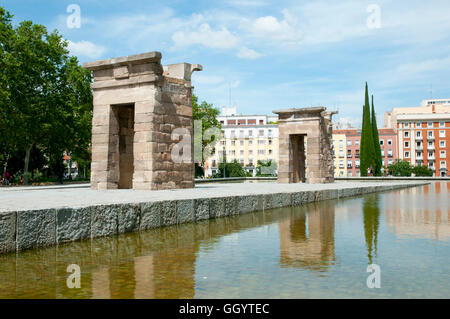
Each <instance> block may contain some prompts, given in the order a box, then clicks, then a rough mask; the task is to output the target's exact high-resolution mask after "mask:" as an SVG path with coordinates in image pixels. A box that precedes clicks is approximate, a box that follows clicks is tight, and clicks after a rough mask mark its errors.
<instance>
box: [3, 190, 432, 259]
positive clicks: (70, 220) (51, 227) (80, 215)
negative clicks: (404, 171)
mask: <svg viewBox="0 0 450 319" xmlns="http://www.w3.org/2000/svg"><path fill="white" fill-rule="evenodd" d="M355 184H357V185H355ZM426 184H429V183H427V182H401V183H392V182H388V183H386V182H383V183H380V182H378V183H334V184H331V185H330V184H323V185H308V184H297V185H292V184H276V183H258V184H255V187H252V186H250V185H247V184H238V185H231V187H230V185H226V184H222V185H218V184H215V185H214V186H213V187H211V186H209V187H205V186H203V185H202V187H197V188H196V189H194V190H192V189H190V190H185V192H180V191H173V190H169V191H147V192H146V193H147V195H148V196H147V197H148V198H147V199H146V201H144V199H143V198H141V197H140V194H141V193H140V192H139V191H137V193H138V194H135V195H139V196H136V198H135V202H122V203H121V202H116V201H112V202H111V203H109V204H108V203H105V201H103V203H102V204H100V205H99V204H93V205H91V206H87V207H86V206H84V205H73V206H72V207H58V206H57V205H55V207H50V208H48V207H43V208H41V209H27V207H26V205H24V207H22V208H21V209H18V210H14V211H0V253H7V252H13V251H17V250H24V249H30V248H35V247H43V246H51V245H57V244H61V243H65V242H71V241H76V240H81V239H88V238H96V237H104V236H112V235H117V234H121V233H126V232H133V231H145V230H147V229H153V228H158V227H162V226H170V225H175V224H185V223H191V222H201V221H204V220H208V219H212V218H217V217H225V216H232V215H239V214H246V213H252V212H257V211H262V210H267V209H276V208H281V207H286V206H291V205H296V206H297V205H302V204H305V203H309V202H314V201H320V200H328V199H336V198H345V197H351V196H358V195H362V194H367V193H372V192H378V191H388V190H394V189H395V190H397V189H401V188H407V187H415V186H423V185H426ZM73 191H74V190H73V189H60V190H56V191H55V190H48V191H46V192H39V191H32V190H31V191H25V192H23V194H22V196H27V195H30V193H31V194H34V193H33V192H35V193H39V194H41V195H43V196H44V197H46V196H55V194H52V193H56V194H57V195H61V193H65V192H69V193H70V192H73ZM78 191H81V189H80V190H78ZM84 191H87V192H88V193H91V192H92V193H93V194H98V193H99V191H93V190H90V189H87V190H84ZM84 191H82V193H83V192H84ZM195 191H197V193H196V196H192V195H193V194H195ZM239 191H240V192H241V193H240V194H239ZM47 192H50V193H51V194H47ZM109 192H110V191H106V193H109ZM155 193H156V194H155ZM186 193H187V194H189V195H190V197H189V198H185V197H184V195H186ZM3 194H8V195H9V194H10V193H8V192H7V191H2V190H0V195H3ZM14 194H21V192H14ZM101 194H103V195H104V194H105V193H104V192H101ZM113 194H114V195H117V192H112V194H111V195H113ZM123 194H124V195H126V194H130V192H127V191H126V192H123ZM131 194H132V193H131ZM72 195H73V194H72ZM106 195H108V196H109V194H106ZM155 195H159V196H155ZM161 195H163V196H161ZM169 195H171V196H169ZM180 195H183V196H180ZM131 197H133V196H131ZM169 197H172V198H171V199H169ZM7 201H8V200H7ZM36 204H37V205H36V206H39V202H38V203H36ZM19 206H20V205H19ZM15 208H19V207H15ZM254 215H255V216H254V217H253V218H258V216H256V215H258V214H256V213H255V214H254ZM205 227H206V225H205ZM205 230H206V229H205Z"/></svg>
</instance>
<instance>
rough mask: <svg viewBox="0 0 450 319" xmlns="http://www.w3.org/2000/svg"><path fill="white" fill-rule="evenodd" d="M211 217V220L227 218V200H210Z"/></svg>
mask: <svg viewBox="0 0 450 319" xmlns="http://www.w3.org/2000/svg"><path fill="white" fill-rule="evenodd" d="M209 216H210V217H211V218H215V217H222V216H225V198H224V197H217V198H210V199H209Z"/></svg>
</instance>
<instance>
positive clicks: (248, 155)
mask: <svg viewBox="0 0 450 319" xmlns="http://www.w3.org/2000/svg"><path fill="white" fill-rule="evenodd" d="M217 120H218V121H219V122H220V123H221V125H222V131H223V135H224V137H223V139H222V140H221V141H219V143H217V144H216V147H215V149H216V153H215V154H214V155H212V156H211V157H210V158H208V159H207V163H206V165H207V167H208V169H207V172H206V174H207V175H212V174H215V173H217V171H218V166H219V164H220V163H221V162H222V161H223V152H224V151H225V152H226V153H225V154H226V158H227V162H232V161H234V160H237V161H238V162H239V163H240V164H241V165H242V166H243V167H244V168H245V170H246V171H248V172H250V173H252V174H253V175H255V174H256V171H255V167H256V165H257V162H258V161H259V160H261V161H265V160H270V159H271V160H275V161H278V125H277V124H276V123H277V121H278V117H277V116H267V115H237V113H236V107H234V108H224V109H223V110H222V115H221V116H218V117H217Z"/></svg>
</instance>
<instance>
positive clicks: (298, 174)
mask: <svg viewBox="0 0 450 319" xmlns="http://www.w3.org/2000/svg"><path fill="white" fill-rule="evenodd" d="M305 136H306V135H299V134H292V135H289V144H290V147H289V148H290V156H289V157H290V161H291V163H292V177H291V183H305V182H306V155H305Z"/></svg>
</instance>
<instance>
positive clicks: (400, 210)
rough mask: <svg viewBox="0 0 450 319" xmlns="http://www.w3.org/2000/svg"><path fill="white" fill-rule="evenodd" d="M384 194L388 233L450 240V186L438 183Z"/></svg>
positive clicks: (446, 183)
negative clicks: (400, 193)
mask: <svg viewBox="0 0 450 319" xmlns="http://www.w3.org/2000/svg"><path fill="white" fill-rule="evenodd" d="M398 194H399V193H398V192H393V193H387V194H385V197H386V200H385V209H384V211H385V214H386V223H387V226H388V230H389V231H391V232H393V233H395V234H396V235H397V236H399V237H402V238H405V237H416V238H428V239H435V240H441V241H448V240H449V239H450V199H449V198H450V197H449V196H450V183H449V182H435V183H432V184H430V185H426V186H424V187H419V188H412V189H409V190H405V191H403V192H402V196H399V195H398Z"/></svg>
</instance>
